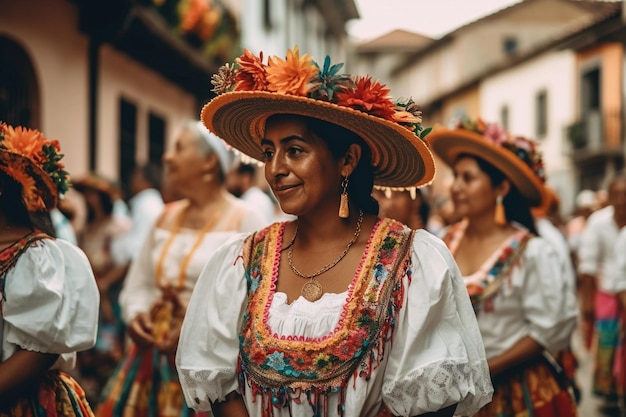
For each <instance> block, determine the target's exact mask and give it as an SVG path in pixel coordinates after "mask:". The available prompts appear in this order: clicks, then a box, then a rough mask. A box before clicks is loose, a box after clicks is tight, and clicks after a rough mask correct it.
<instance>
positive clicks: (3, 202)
mask: <svg viewBox="0 0 626 417" xmlns="http://www.w3.org/2000/svg"><path fill="white" fill-rule="evenodd" d="M0 184H1V185H2V195H0V211H2V213H3V214H4V216H5V217H6V219H7V221H8V222H9V223H10V224H14V225H17V226H26V227H32V224H31V222H30V218H29V216H28V210H26V205H25V204H24V200H23V199H22V185H21V184H20V183H19V182H17V181H15V180H14V179H13V178H12V177H10V176H8V175H7V174H5V173H4V172H2V171H0Z"/></svg>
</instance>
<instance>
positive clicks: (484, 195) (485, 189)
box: [450, 157, 501, 218]
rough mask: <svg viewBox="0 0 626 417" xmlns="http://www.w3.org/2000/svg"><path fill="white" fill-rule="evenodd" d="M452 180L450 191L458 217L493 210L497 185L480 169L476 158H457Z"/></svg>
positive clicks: (472, 215)
mask: <svg viewBox="0 0 626 417" xmlns="http://www.w3.org/2000/svg"><path fill="white" fill-rule="evenodd" d="M453 171H454V181H453V183H452V188H451V189H450V193H451V196H452V201H453V203H454V211H455V214H456V215H457V216H458V217H469V218H471V217H474V216H479V215H483V214H485V213H487V212H493V209H494V207H495V204H496V198H497V196H498V194H501V190H500V189H499V187H494V186H493V184H492V183H491V179H490V178H489V175H487V174H486V173H485V172H484V171H483V170H481V169H480V166H479V165H478V162H477V161H476V159H474V158H471V157H461V158H459V159H458V160H457V161H456V163H455V164H454V167H453Z"/></svg>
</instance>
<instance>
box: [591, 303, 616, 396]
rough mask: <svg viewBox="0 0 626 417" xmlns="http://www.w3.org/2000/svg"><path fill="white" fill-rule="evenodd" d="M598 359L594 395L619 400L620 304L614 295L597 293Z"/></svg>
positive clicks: (594, 378) (596, 361)
mask: <svg viewBox="0 0 626 417" xmlns="http://www.w3.org/2000/svg"><path fill="white" fill-rule="evenodd" d="M595 303H596V323H595V331H596V344H597V346H596V355H595V356H596V357H595V363H594V370H593V393H594V394H596V395H598V396H600V397H603V398H605V399H607V400H617V380H616V378H615V359H616V352H617V348H618V345H619V339H620V338H619V315H620V312H619V304H618V301H617V298H616V297H615V295H613V294H607V293H603V292H600V291H598V292H596V298H595Z"/></svg>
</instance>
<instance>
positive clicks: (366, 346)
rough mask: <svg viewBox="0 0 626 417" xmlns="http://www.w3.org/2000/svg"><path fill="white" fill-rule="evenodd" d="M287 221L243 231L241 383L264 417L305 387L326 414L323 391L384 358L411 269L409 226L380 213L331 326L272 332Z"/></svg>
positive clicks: (341, 386)
mask: <svg viewBox="0 0 626 417" xmlns="http://www.w3.org/2000/svg"><path fill="white" fill-rule="evenodd" d="M284 228H285V223H282V224H274V225H272V226H270V227H269V228H266V229H264V230H263V231H261V232H259V233H258V234H256V235H253V236H252V237H251V238H248V241H247V242H246V245H245V246H246V247H247V248H248V249H247V250H248V252H247V256H244V259H246V257H247V258H248V262H247V265H246V279H247V283H248V308H247V311H246V313H245V315H244V318H243V325H242V329H241V333H240V334H241V336H240V360H239V364H238V366H239V375H240V388H241V390H242V392H243V391H245V389H246V387H250V389H252V392H253V394H254V395H255V396H261V398H262V400H263V408H264V414H263V417H268V416H272V415H273V408H274V407H276V408H283V407H289V402H290V401H291V400H293V401H295V402H299V401H300V395H301V394H302V393H304V394H306V396H307V398H308V402H309V404H310V405H311V407H312V409H313V412H314V415H315V416H325V415H327V410H326V406H327V395H328V394H330V393H333V392H339V393H340V400H339V406H338V413H339V415H343V402H344V400H345V390H346V388H347V386H348V380H349V378H350V377H351V376H354V377H360V378H365V379H367V378H369V377H370V375H371V372H372V370H373V369H375V368H376V367H377V366H378V364H379V363H380V361H381V360H382V358H383V347H384V344H385V342H387V341H389V340H390V339H391V336H392V334H393V328H394V326H395V322H396V318H397V314H398V311H399V309H400V308H401V307H402V300H403V295H404V294H403V291H404V289H403V286H402V277H403V276H405V275H406V274H407V273H409V268H410V252H409V249H410V244H411V242H412V240H413V239H412V237H413V233H412V231H411V230H409V229H407V228H405V226H404V225H402V224H400V223H398V222H396V221H393V220H389V219H385V220H380V221H379V222H378V223H377V225H376V226H375V227H374V230H373V232H372V235H371V236H370V238H369V241H368V243H367V246H366V249H365V252H364V254H363V258H362V260H361V264H360V265H359V268H358V269H357V271H356V273H355V275H354V278H353V280H352V283H351V284H350V287H349V289H348V297H347V302H346V304H345V305H344V309H343V312H342V316H341V318H340V320H339V324H338V326H337V328H336V329H334V330H333V332H331V333H330V334H329V335H327V336H325V337H322V338H303V337H300V338H298V337H292V336H289V337H284V336H279V335H277V334H272V332H271V330H270V328H269V326H268V324H267V320H268V316H269V307H270V305H271V303H272V299H273V296H274V291H275V289H276V279H277V275H278V267H279V263H280V254H281V247H282V243H283V232H284Z"/></svg>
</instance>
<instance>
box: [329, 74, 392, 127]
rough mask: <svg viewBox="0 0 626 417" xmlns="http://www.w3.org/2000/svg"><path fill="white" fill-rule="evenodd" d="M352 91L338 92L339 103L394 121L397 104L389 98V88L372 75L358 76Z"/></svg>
mask: <svg viewBox="0 0 626 417" xmlns="http://www.w3.org/2000/svg"><path fill="white" fill-rule="evenodd" d="M355 85H356V86H355V88H354V90H352V91H344V92H338V93H337V99H338V101H337V104H338V105H340V106H345V107H350V108H353V109H355V110H360V111H362V112H365V113H367V114H371V115H373V116H378V117H382V118H383V119H387V120H391V121H393V120H394V118H393V116H394V114H395V107H396V106H395V104H393V102H392V101H391V99H390V98H389V89H388V88H386V86H385V85H384V84H381V83H379V82H378V81H373V80H372V78H371V77H370V76H366V77H357V78H356V80H355Z"/></svg>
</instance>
